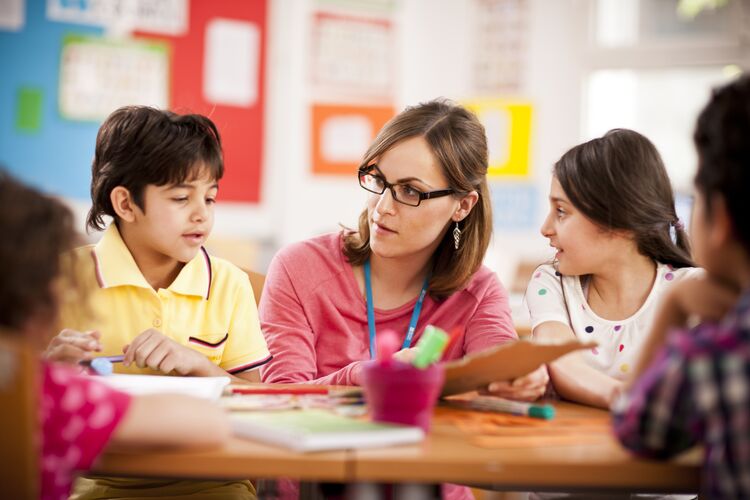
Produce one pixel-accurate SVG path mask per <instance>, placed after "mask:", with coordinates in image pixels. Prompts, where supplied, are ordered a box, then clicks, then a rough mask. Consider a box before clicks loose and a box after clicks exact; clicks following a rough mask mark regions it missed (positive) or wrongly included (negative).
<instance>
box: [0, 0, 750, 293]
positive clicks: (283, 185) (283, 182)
mask: <svg viewBox="0 0 750 500" xmlns="http://www.w3.org/2000/svg"><path fill="white" fill-rule="evenodd" d="M14 1H17V0H14ZM258 1H260V0H258ZM518 1H519V2H520V3H524V2H523V0H518ZM602 1H604V0H602ZM632 1H637V0H632ZM641 1H642V2H647V0H641ZM195 2H202V3H201V5H202V6H203V7H205V6H206V5H210V4H208V3H206V2H209V0H192V3H195ZM348 3H353V4H357V7H356V9H355V10H353V11H352V12H353V14H354V15H362V14H363V10H362V4H368V3H370V4H373V5H375V8H376V9H380V10H379V11H378V10H376V11H375V14H374V15H375V16H376V17H377V16H382V12H383V9H385V12H387V15H388V16H389V17H390V19H391V20H392V21H393V23H394V26H395V31H396V37H395V47H394V50H393V59H394V60H393V67H394V70H395V77H394V86H393V92H392V95H391V96H389V97H387V98H386V99H383V98H372V99H370V100H369V101H368V99H367V98H361V97H360V98H358V99H357V100H356V101H357V102H356V103H357V104H367V103H368V102H369V103H371V104H390V105H393V106H394V108H395V109H396V110H400V109H403V107H405V106H407V105H411V104H415V103H418V102H421V101H425V100H429V99H433V98H436V97H447V98H450V99H453V100H456V101H459V102H462V101H466V100H470V99H475V98H478V97H504V98H513V99H520V100H523V101H527V102H530V103H531V104H532V106H533V114H532V128H531V144H530V160H529V162H530V163H529V168H530V174H529V177H528V179H525V180H520V181H519V180H499V181H498V180H494V181H492V188H493V189H495V190H500V189H515V188H516V187H517V186H518V187H519V189H520V188H523V189H527V188H528V189H530V190H531V191H530V192H533V193H534V198H533V202H532V204H531V205H530V208H529V212H530V213H529V214H528V217H527V218H528V224H527V225H525V226H524V227H520V228H518V227H516V228H507V227H506V228H502V227H500V228H498V229H496V231H495V233H494V238H493V243H492V247H491V249H490V252H489V253H488V256H487V259H486V264H487V265H488V266H490V267H491V268H492V269H494V270H496V271H497V272H498V274H499V276H500V277H501V279H502V280H503V281H504V282H505V283H506V284H510V283H511V282H512V281H513V278H514V274H515V271H516V268H517V266H518V264H519V263H520V262H521V261H522V260H530V261H535V260H536V261H540V262H541V261H543V260H545V259H546V258H548V257H549V256H551V252H550V249H549V247H548V245H547V241H546V240H545V239H544V238H542V237H541V236H540V235H539V233H538V227H539V225H540V224H541V221H542V219H543V217H544V215H545V212H546V205H547V204H546V194H547V189H548V185H549V181H550V171H551V167H552V165H553V163H554V162H555V161H556V159H557V158H559V156H560V155H561V154H562V153H563V152H564V151H565V150H566V149H568V148H569V147H571V146H573V145H575V144H577V143H579V142H580V141H582V140H583V139H586V138H589V137H590V136H591V135H590V134H591V131H592V130H593V129H594V127H593V126H591V123H590V122H591V119H590V117H589V115H588V114H587V113H588V111H589V110H588V109H587V106H590V102H591V101H590V100H589V98H588V97H587V95H588V94H587V93H586V91H587V88H588V86H589V85H590V81H589V75H590V74H591V73H592V72H593V71H597V70H601V69H608V68H614V69H623V68H631V67H636V68H639V69H643V68H646V69H647V70H648V71H652V72H654V71H656V72H655V73H653V74H654V75H656V76H658V75H659V73H658V71H657V70H658V68H659V67H660V66H661V65H664V64H668V63H669V61H678V62H679V64H680V65H681V67H682V68H687V69H688V70H689V69H690V68H691V67H693V66H696V67H707V68H711V71H712V72H709V73H708V76H706V77H705V78H702V79H698V80H696V82H698V83H695V82H693V81H692V80H691V82H692V83H693V84H694V85H698V86H700V87H701V89H700V92H698V95H699V97H695V95H696V92H693V93H692V94H691V96H689V97H690V98H691V99H693V100H694V101H695V103H696V104H695V105H694V106H693V107H692V108H689V110H688V111H687V112H686V113H685V114H684V116H680V119H681V120H682V121H685V120H690V119H692V118H691V117H692V116H693V115H694V114H695V112H697V109H698V107H697V106H698V104H697V103H698V102H700V100H701V99H702V98H703V97H702V96H703V95H705V96H706V97H707V95H708V89H709V88H710V86H711V85H712V84H713V83H715V82H716V81H717V79H718V77H717V75H718V74H719V73H720V69H721V68H722V67H723V65H725V64H729V63H734V64H738V65H740V66H742V65H744V66H743V67H748V64H747V63H748V59H749V58H748V50H747V41H746V40H747V37H745V38H742V40H745V41H744V42H737V41H736V40H734V39H731V40H728V41H725V42H722V43H723V45H722V44H721V43H714V42H711V43H712V44H711V47H710V49H705V50H703V51H696V50H692V52H691V51H690V50H688V49H694V47H693V46H692V45H690V44H689V43H688V44H686V45H685V44H683V45H680V44H679V43H670V44H666V45H663V44H662V45H657V46H656V48H653V47H651V48H650V49H649V50H648V51H646V52H644V55H642V56H640V57H633V55H632V54H633V53H637V51H636V52H633V51H630V52H629V51H627V50H616V51H613V52H606V51H603V50H598V49H596V48H592V42H591V36H590V35H589V33H590V32H591V30H590V29H589V23H590V22H591V20H592V9H594V8H595V5H596V1H595V0H555V1H549V0H526V2H525V5H526V6H527V7H528V14H529V15H528V23H527V29H528V33H527V34H526V37H525V40H526V47H525V48H524V51H525V55H524V65H523V70H522V72H523V75H522V76H521V78H520V81H521V82H522V85H521V87H520V89H519V91H518V92H517V94H515V95H481V94H478V93H477V92H476V90H475V88H474V82H473V80H472V78H473V76H472V75H473V73H472V67H471V64H472V58H471V57H470V55H471V54H472V51H473V50H474V43H475V42H474V40H475V37H474V34H475V33H474V31H475V29H476V22H477V16H478V15H479V14H478V12H479V5H480V3H481V0H442V1H439V2H436V1H435V0H393V1H392V2H390V1H388V0H383V1H382V2H377V1H372V2H367V1H364V0H360V1H359V2H357V1H354V0H353V1H352V2H347V1H345V0H339V1H334V0H268V2H267V9H266V33H265V42H266V45H265V51H266V52H265V56H266V58H265V63H266V65H265V71H264V72H263V75H264V77H263V89H264V91H265V94H264V95H265V99H264V101H263V104H262V112H263V123H264V127H263V129H262V144H263V156H262V160H261V165H260V168H261V171H262V175H261V176H260V188H259V191H258V194H259V198H260V201H259V202H257V203H248V202H238V201H226V200H225V201H221V200H220V203H219V205H218V206H217V217H216V226H215V230H214V235H215V236H216V237H217V238H219V239H227V240H231V241H232V242H234V243H243V244H245V246H239V247H237V246H236V245H235V247H236V248H240V249H241V250H240V252H241V253H242V255H244V256H249V257H248V262H249V265H250V266H251V267H254V268H255V269H257V270H259V271H261V272H264V271H265V269H266V267H267V265H268V262H269V260H270V258H271V257H272V255H273V253H274V252H275V251H276V250H277V249H278V248H280V247H281V246H283V245H286V244H288V243H291V242H293V241H297V240H300V239H304V238H307V237H310V236H313V235H316V234H320V233H322V232H326V231H334V230H337V228H338V225H339V224H344V225H347V226H350V227H351V226H354V225H356V220H357V216H358V214H359V212H360V210H361V208H362V207H363V203H364V199H365V193H364V191H362V190H361V189H360V188H359V186H358V185H357V182H356V180H355V178H354V172H353V171H352V174H351V176H348V177H347V176H334V175H321V174H313V173H312V169H311V159H310V158H311V148H312V144H311V132H312V131H311V125H310V122H311V116H310V113H311V104H312V103H313V102H328V103H335V102H336V101H337V99H338V100H343V101H345V102H346V101H347V100H351V99H350V98H349V97H344V98H341V97H340V96H338V95H336V94H335V93H334V94H325V93H323V94H321V93H320V92H319V91H317V90H316V89H314V88H313V87H312V86H311V85H310V72H311V64H312V63H311V60H310V58H311V50H310V44H311V39H312V36H313V33H312V32H311V30H312V26H313V23H312V22H311V19H312V16H313V15H314V13H315V12H317V11H320V10H331V9H333V10H338V11H340V10H342V9H343V10H344V11H345V12H346V11H347V4H348ZM605 3H606V2H605ZM610 3H611V2H610ZM738 3H742V4H743V5H744V4H746V3H747V0H742V1H741V2H738ZM44 4H45V1H44V0H28V1H26V2H25V5H26V9H27V12H26V19H25V21H26V28H25V30H24V31H23V32H21V33H18V34H17V33H14V32H12V31H3V30H0V68H2V71H3V75H4V76H3V78H1V79H0V162H3V163H6V164H9V165H10V167H11V169H12V171H13V172H15V173H17V174H19V175H20V176H21V177H22V178H24V179H25V180H27V181H29V182H32V183H34V184H36V185H37V186H40V187H41V188H42V189H45V190H48V191H50V192H60V190H59V187H60V186H61V185H65V184H71V183H72V184H75V188H74V189H72V190H67V191H65V192H64V194H65V195H66V199H67V201H68V202H69V203H70V204H71V206H72V207H74V209H75V211H76V213H77V214H78V215H79V218H80V220H81V221H82V220H83V216H84V214H85V212H86V211H87V209H88V201H87V199H86V197H87V192H88V169H89V165H90V158H91V156H92V154H93V141H94V136H95V132H96V128H97V125H98V123H71V122H67V123H66V122H64V121H62V120H61V119H60V117H59V114H58V113H57V111H56V102H55V99H56V97H55V96H56V90H55V88H56V87H55V78H56V74H57V73H56V72H57V70H58V69H59V68H58V66H59V61H58V57H59V56H58V54H59V41H58V39H59V37H60V36H61V34H62V33H64V32H65V31H69V30H73V31H76V32H84V33H93V34H100V33H103V32H104V30H102V29H101V28H97V27H91V26H81V25H70V24H63V23H57V22H54V23H53V22H49V21H47V20H45V18H44ZM383 6H385V7H383ZM738 30H739V31H737V32H738V33H739V32H741V31H742V30H741V29H740V28H738ZM724 31H726V30H724ZM732 33H734V32H732ZM738 39H739V38H738ZM705 43H708V42H705ZM686 47H687V49H686ZM691 53H692V54H696V55H695V56H694V57H696V58H697V59H695V60H692V59H691V57H693V56H691ZM30 54H33V55H34V57H29V55H30ZM698 56H700V57H698ZM639 64H642V67H639V66H638V65H639ZM649 74H652V73H649ZM655 81H657V83H658V80H655ZM39 82H41V84H40V83H39ZM29 84H32V85H42V87H43V90H44V96H45V97H44V100H43V106H44V113H43V120H44V127H43V128H42V130H41V131H40V132H38V133H36V134H27V135H23V134H20V135H19V134H18V133H17V132H16V131H14V130H13V127H14V122H13V120H14V111H13V110H14V109H15V98H16V96H15V93H14V92H16V89H17V88H19V87H20V86H24V85H29ZM653 85H656V84H652V88H653ZM636 97H637V96H636ZM638 102H639V103H640V104H639V105H640V106H643V104H642V101H641V100H639V101H638ZM613 104H614V103H613ZM657 105H659V103H651V104H648V105H647V107H653V106H657ZM209 111H210V110H209ZM605 111H606V110H605ZM638 113H640V114H639V116H642V117H648V114H649V109H645V110H639V111H638ZM667 114H669V113H667ZM605 115H606V112H605ZM612 117H613V119H614V120H615V121H617V120H619V119H620V118H619V115H617V114H616V113H614V111H613V113H612ZM636 118H638V117H635V118H633V119H632V120H631V123H632V124H633V126H641V125H642V124H643V123H644V120H646V118H643V119H641V120H640V121H639V120H638V119H636ZM646 121H647V120H646ZM631 123H628V125H630V124H631ZM605 125H609V124H608V123H605ZM659 126H662V127H663V126H664V124H663V123H662V124H659ZM665 140H667V141H668V140H670V139H669V137H667V138H666V139H665ZM657 145H659V144H657ZM363 153H364V151H363ZM45 155H46V156H45ZM50 157H54V158H55V159H56V160H57V161H56V162H55V168H54V169H53V170H51V171H50V172H51V173H49V172H46V171H45V173H43V174H39V172H38V171H35V170H34V169H33V168H32V169H27V168H26V167H25V165H38V164H39V163H40V162H41V163H43V162H44V161H45V160H44V159H45V158H50ZM228 161H229V159H228ZM692 161H693V160H692V157H690V156H688V157H686V158H684V159H681V160H680V165H678V167H676V168H680V169H682V170H680V172H683V173H682V174H681V178H687V179H689V177H690V175H691V174H690V169H691V168H694V166H693V165H691V164H690V163H691V162H692ZM35 168H36V167H35ZM227 168H228V169H231V168H233V165H231V164H229V163H228V165H227ZM685 172H687V173H685ZM688 187H689V186H688ZM81 228H83V225H82V224H81ZM96 237H97V235H91V238H92V239H95V238H96ZM240 258H241V257H240Z"/></svg>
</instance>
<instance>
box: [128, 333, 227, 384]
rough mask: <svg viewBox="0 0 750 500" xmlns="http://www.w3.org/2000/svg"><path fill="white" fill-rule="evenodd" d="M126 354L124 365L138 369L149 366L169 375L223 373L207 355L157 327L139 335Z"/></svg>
mask: <svg viewBox="0 0 750 500" xmlns="http://www.w3.org/2000/svg"><path fill="white" fill-rule="evenodd" d="M122 351H123V353H124V354H125V359H123V361H122V364H123V365H125V366H130V365H131V364H132V363H135V364H136V366H137V367H138V368H146V367H148V368H151V369H152V370H156V371H159V372H162V373H165V374H169V373H172V372H175V373H176V374H178V375H197V376H205V375H214V374H217V370H221V369H220V368H218V367H217V366H216V365H214V364H213V363H211V361H209V359H208V358H207V357H206V356H204V355H203V354H201V353H199V352H198V351H195V350H193V349H190V348H189V347H185V346H183V345H180V344H178V343H177V342H175V341H174V340H172V339H171V338H169V337H167V336H166V335H164V334H163V333H161V332H160V331H158V330H154V329H153V328H149V329H148V330H146V331H145V332H143V333H141V334H140V335H138V336H137V337H136V338H135V339H133V342H131V343H130V344H129V345H126V346H125V347H124V348H123V350H122ZM222 372H223V370H222Z"/></svg>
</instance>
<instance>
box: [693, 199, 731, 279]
mask: <svg viewBox="0 0 750 500" xmlns="http://www.w3.org/2000/svg"><path fill="white" fill-rule="evenodd" d="M714 201H715V202H714V203H713V204H712V207H711V212H710V213H709V211H708V206H707V204H708V203H709V200H708V199H707V198H706V196H705V195H704V194H703V193H701V190H700V189H696V190H695V201H694V203H693V215H692V218H691V224H690V240H691V243H692V251H693V257H694V258H695V263H696V264H697V265H699V266H700V267H702V268H704V269H705V270H706V271H707V272H708V273H709V274H710V275H712V276H714V277H715V278H717V279H720V280H722V281H728V282H730V283H732V282H734V281H735V280H736V279H737V276H736V272H735V271H736V268H735V266H734V264H735V261H734V256H733V255H732V251H731V248H730V247H731V245H730V244H729V239H728V234H729V232H731V230H730V229H729V226H728V219H727V216H728V214H727V213H726V208H725V206H724V205H723V204H721V203H717V202H716V201H717V200H714Z"/></svg>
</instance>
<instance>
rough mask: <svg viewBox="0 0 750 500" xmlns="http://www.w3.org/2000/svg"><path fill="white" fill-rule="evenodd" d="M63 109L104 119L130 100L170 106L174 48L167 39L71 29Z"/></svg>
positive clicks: (71, 116)
mask: <svg viewBox="0 0 750 500" xmlns="http://www.w3.org/2000/svg"><path fill="white" fill-rule="evenodd" d="M59 99H60V101H59V105H60V114H61V115H62V116H63V117H65V118H66V119H68V120H97V121H98V120H103V119H104V118H106V117H107V116H108V115H109V114H110V113H111V112H112V111H114V110H115V109H117V108H119V107H121V106H127V105H134V104H140V105H146V106H154V107H156V108H167V107H168V106H169V51H168V46H167V45H166V44H164V43H157V42H148V41H119V40H118V41H113V40H108V39H102V38H94V37H85V36H79V35H68V36H66V37H65V39H64V40H63V44H62V55H61V62H60V95H59Z"/></svg>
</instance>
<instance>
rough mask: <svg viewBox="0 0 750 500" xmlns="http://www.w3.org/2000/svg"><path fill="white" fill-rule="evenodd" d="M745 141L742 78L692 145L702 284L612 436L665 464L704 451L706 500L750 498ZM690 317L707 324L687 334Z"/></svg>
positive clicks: (746, 85) (655, 346)
mask: <svg viewBox="0 0 750 500" xmlns="http://www.w3.org/2000/svg"><path fill="white" fill-rule="evenodd" d="M748 137H750V76H748V75H746V76H743V77H742V78H740V79H738V80H736V81H734V82H732V83H731V84H729V85H726V86H725V87H723V88H720V89H718V90H716V91H714V93H713V96H712V98H711V100H710V102H709V103H708V105H707V106H706V108H705V109H704V110H703V112H702V113H701V115H700V117H699V118H698V124H697V127H696V131H695V136H694V139H695V145H696V147H697V149H698V156H699V164H698V173H697V174H696V177H695V187H696V199H695V206H694V213H693V218H692V221H693V226H692V231H691V236H692V240H693V249H694V253H695V259H696V261H697V262H698V263H699V264H700V265H701V266H703V267H704V268H705V270H706V275H705V276H702V277H700V278H694V279H688V280H684V281H683V282H680V283H677V284H676V285H675V286H674V287H673V288H672V290H671V291H670V293H669V294H668V296H667V298H666V300H665V301H664V303H663V305H662V308H661V310H660V312H659V315H658V316H657V318H656V321H655V322H654V326H653V329H652V332H651V337H650V339H649V344H648V345H647V346H646V348H645V349H644V351H643V356H642V359H641V363H640V366H639V368H638V370H637V371H636V376H637V375H638V374H640V377H639V378H637V380H635V382H634V383H633V385H632V387H630V389H629V390H628V391H627V392H626V393H625V394H623V395H622V396H621V397H620V398H619V399H618V400H617V401H616V403H615V404H614V405H613V412H614V427H615V431H616V433H617V435H618V437H619V438H620V440H621V441H622V442H623V444H624V445H625V446H627V447H628V448H630V449H632V450H634V451H635V452H637V453H640V454H644V455H648V456H654V457H661V458H667V457H670V456H673V455H675V454H677V453H679V452H681V451H683V450H685V449H687V448H689V447H691V446H693V445H696V444H702V445H703V446H704V447H705V456H706V459H705V466H704V470H705V477H704V480H703V490H704V493H705V494H706V496H707V498H750V219H748V217H747V214H748V213H750V141H749V140H748ZM693 318H697V319H700V320H702V323H701V324H700V325H699V326H697V327H695V328H692V329H686V328H685V326H686V324H687V323H688V322H689V321H690V320H692V319H693ZM675 328H677V329H678V330H676V331H675V330H674V329H675ZM654 353H656V354H654Z"/></svg>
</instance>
